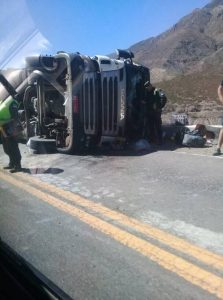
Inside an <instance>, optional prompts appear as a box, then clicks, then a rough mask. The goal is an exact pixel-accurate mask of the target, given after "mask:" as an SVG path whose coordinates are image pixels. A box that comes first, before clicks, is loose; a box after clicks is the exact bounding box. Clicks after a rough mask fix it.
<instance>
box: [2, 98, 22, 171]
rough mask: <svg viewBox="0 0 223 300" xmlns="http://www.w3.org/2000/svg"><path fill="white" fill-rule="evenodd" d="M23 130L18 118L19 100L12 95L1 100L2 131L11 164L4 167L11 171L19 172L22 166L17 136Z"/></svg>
mask: <svg viewBox="0 0 223 300" xmlns="http://www.w3.org/2000/svg"><path fill="white" fill-rule="evenodd" d="M20 130H21V124H20V122H19V119H18V102H17V101H16V100H15V99H14V98H12V97H10V98H8V99H7V100H5V101H1V102H0V132H1V140H2V145H3V149H4V152H5V153H6V154H7V155H8V156H9V164H8V165H7V166H5V167H4V169H9V170H10V172H11V173H15V172H19V171H21V170H22V168H21V158H22V157H21V153H20V150H19V146H18V141H17V137H18V134H19V132H20Z"/></svg>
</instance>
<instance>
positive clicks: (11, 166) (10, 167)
mask: <svg viewBox="0 0 223 300" xmlns="http://www.w3.org/2000/svg"><path fill="white" fill-rule="evenodd" d="M13 168H14V166H13V164H12V163H11V162H10V163H9V164H8V165H7V166H5V167H3V169H4V170H11V169H13Z"/></svg>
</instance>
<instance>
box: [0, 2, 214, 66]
mask: <svg viewBox="0 0 223 300" xmlns="http://www.w3.org/2000/svg"><path fill="white" fill-rule="evenodd" d="M209 2H211V0H186V1H179V0H1V14H0V28H1V30H0V69H4V68H8V67H20V66H22V64H23V63H24V57H25V56H29V55H38V54H52V55H53V54H55V53H56V52H57V51H61V50H63V51H66V52H77V51H78V52H80V53H82V54H86V55H89V56H93V55H97V54H102V55H106V54H110V53H113V52H114V51H115V49H117V48H119V49H127V48H129V47H130V46H132V45H133V44H135V43H137V42H140V41H142V40H144V39H147V38H150V37H153V36H157V35H159V34H160V33H162V32H164V31H166V30H168V29H169V28H170V27H172V26H173V25H174V24H175V23H177V22H178V21H179V20H180V19H181V18H182V17H183V16H185V15H187V14H189V13H191V12H192V11H193V10H194V9H196V8H202V7H204V6H205V5H206V4H208V3H209Z"/></svg>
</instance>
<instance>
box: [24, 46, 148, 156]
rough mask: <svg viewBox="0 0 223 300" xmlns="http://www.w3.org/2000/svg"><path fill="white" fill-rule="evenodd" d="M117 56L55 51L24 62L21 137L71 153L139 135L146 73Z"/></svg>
mask: <svg viewBox="0 0 223 300" xmlns="http://www.w3.org/2000/svg"><path fill="white" fill-rule="evenodd" d="M117 54H118V58H110V57H107V56H101V55H96V56H94V57H89V56H86V55H82V54H80V53H72V54H70V53H66V52H63V51H61V52H58V53H57V54H56V55H54V56H47V55H45V56H35V57H27V58H26V67H25V71H26V79H25V83H24V82H23V83H22V88H20V90H19V91H18V93H20V94H21V95H22V98H23V99H22V102H23V107H24V112H25V113H24V115H25V124H26V136H27V139H30V141H31V142H32V141H33V143H37V138H36V137H38V143H44V142H46V141H49V140H51V141H53V142H54V143H55V146H56V148H57V150H58V151H59V152H62V153H75V152H79V151H81V150H82V149H83V148H86V147H90V146H91V145H94V146H95V145H97V144H99V143H100V141H101V139H102V138H103V137H109V138H111V139H118V138H123V139H126V140H128V139H132V138H134V137H135V136H137V135H140V132H142V131H143V117H142V115H143V114H142V110H143V107H142V105H141V103H142V100H143V97H144V83H145V82H146V81H147V80H149V76H150V75H149V69H148V68H146V67H144V66H142V65H139V64H136V63H134V62H133V61H132V58H133V54H132V53H131V52H129V51H123V50H117Z"/></svg>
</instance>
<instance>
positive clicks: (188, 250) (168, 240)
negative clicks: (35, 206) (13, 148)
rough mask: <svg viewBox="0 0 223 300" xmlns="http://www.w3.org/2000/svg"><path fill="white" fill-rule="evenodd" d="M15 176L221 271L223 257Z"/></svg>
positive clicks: (84, 199) (34, 181)
mask: <svg viewBox="0 0 223 300" xmlns="http://www.w3.org/2000/svg"><path fill="white" fill-rule="evenodd" d="M17 176H19V178H22V179H24V180H25V181H26V182H27V181H28V182H30V183H32V184H35V185H36V186H38V187H40V188H44V189H46V190H47V191H50V192H53V193H55V194H58V195H59V196H62V197H64V198H65V199H67V200H70V201H72V202H74V203H75V204H78V205H79V206H82V207H86V208H89V209H91V210H92V211H94V212H97V213H100V214H102V215H104V216H106V217H109V218H110V219H112V220H114V221H117V222H119V223H120V224H122V225H125V226H129V227H131V228H133V229H135V230H137V231H138V232H141V233H143V234H144V235H146V236H148V237H150V238H153V239H155V240H158V241H159V242H162V243H163V244H165V245H168V246H169V247H171V248H173V249H175V250H178V251H180V252H182V253H185V254H187V255H190V256H191V257H194V258H196V259H198V260H199V261H201V262H203V263H205V264H206V265H209V266H212V267H214V268H216V269H219V270H223V256H221V255H218V254H215V253H213V252H211V251H208V250H206V249H203V248H201V247H198V246H195V245H193V244H191V243H189V242H187V241H185V240H184V239H182V238H178V237H176V236H173V235H171V234H169V233H167V232H165V231H163V230H160V229H158V228H155V227H153V226H151V225H148V224H144V223H142V222H140V221H138V220H136V219H134V218H131V217H128V216H126V215H124V214H122V213H119V212H117V211H114V210H112V209H109V208H107V207H105V206H103V205H102V204H100V203H95V202H92V201H90V200H87V199H86V198H83V197H81V196H79V195H76V194H73V193H71V192H69V191H65V190H62V189H60V188H58V187H56V186H54V185H52V184H49V183H45V182H43V181H41V180H38V179H37V178H33V177H30V176H27V175H25V174H22V173H18V174H17Z"/></svg>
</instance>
